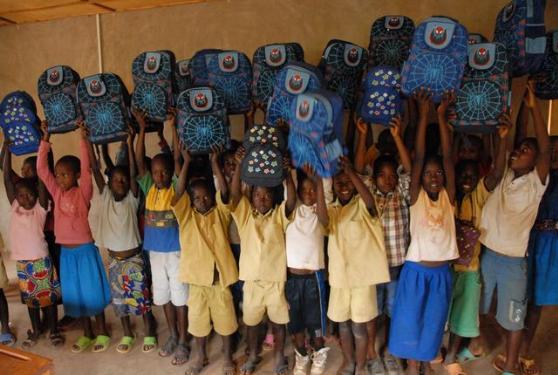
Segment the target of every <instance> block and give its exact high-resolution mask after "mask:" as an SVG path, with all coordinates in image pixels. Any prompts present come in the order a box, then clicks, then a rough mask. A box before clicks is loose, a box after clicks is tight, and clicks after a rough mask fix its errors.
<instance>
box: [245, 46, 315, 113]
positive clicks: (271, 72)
mask: <svg viewBox="0 0 558 375" xmlns="http://www.w3.org/2000/svg"><path fill="white" fill-rule="evenodd" d="M292 61H301V62H302V61H304V50H303V49H302V46H301V45H300V44H298V43H276V44H267V45H265V46H261V47H259V48H258V49H256V51H255V52H254V56H253V58H252V71H253V76H254V79H253V81H252V101H253V102H254V103H255V104H256V105H257V106H258V107H263V106H265V105H267V102H268V101H269V98H271V95H273V85H274V84H275V76H276V75H277V73H278V72H279V70H281V68H282V67H284V66H285V64H287V63H289V62H292Z"/></svg>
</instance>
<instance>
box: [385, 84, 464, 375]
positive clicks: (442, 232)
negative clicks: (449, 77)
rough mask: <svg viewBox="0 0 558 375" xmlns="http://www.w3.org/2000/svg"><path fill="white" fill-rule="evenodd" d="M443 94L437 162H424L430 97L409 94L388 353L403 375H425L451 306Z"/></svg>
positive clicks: (451, 185)
mask: <svg viewBox="0 0 558 375" xmlns="http://www.w3.org/2000/svg"><path fill="white" fill-rule="evenodd" d="M453 98H454V94H453V93H446V94H445V95H444V98H443V100H442V103H441V104H440V105H439V106H438V110H437V112H438V121H439V133H440V140H441V145H442V156H443V158H442V159H441V160H440V158H439V157H437V156H430V157H425V154H426V145H425V138H426V127H427V121H428V113H429V110H430V103H431V100H430V93H429V92H428V91H425V90H420V91H419V92H418V93H416V94H415V99H416V100H417V101H418V106H419V122H418V128H417V135H416V140H415V142H416V145H415V153H416V154H415V160H414V161H413V165H412V170H411V187H410V204H411V208H410V219H411V221H410V232H411V242H410V245H409V249H408V251H407V256H406V259H405V263H404V265H403V269H402V270H401V274H400V276H399V285H398V287H397V292H396V295H395V302H394V305H393V312H392V320H391V327H390V339H389V345H388V346H389V351H390V352H391V353H392V354H393V355H395V356H397V357H400V358H406V359H407V360H408V361H407V362H408V367H407V372H406V373H407V374H412V375H418V374H419V372H420V362H422V367H423V372H424V373H425V374H431V373H432V369H431V368H430V363H429V361H431V360H432V359H434V358H435V357H436V354H437V353H438V349H439V348H440V344H441V342H442V336H443V333H444V325H445V323H446V319H447V314H448V308H449V304H450V300H451V274H450V269H449V264H448V262H449V261H450V260H453V259H456V258H458V256H459V253H458V251H457V244H456V237H455V221H454V214H453V201H454V196H455V179H454V169H453V160H452V153H451V139H450V135H449V129H448V124H447V118H446V110H447V107H448V106H449V104H450V102H451V101H452V100H453Z"/></svg>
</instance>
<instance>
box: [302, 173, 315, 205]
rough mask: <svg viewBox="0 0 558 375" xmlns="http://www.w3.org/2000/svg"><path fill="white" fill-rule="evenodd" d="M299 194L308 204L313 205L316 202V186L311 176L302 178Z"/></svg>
mask: <svg viewBox="0 0 558 375" xmlns="http://www.w3.org/2000/svg"><path fill="white" fill-rule="evenodd" d="M298 196H299V198H300V200H301V201H302V203H303V204H304V205H306V206H312V205H314V204H315V203H316V186H315V185H314V183H313V182H312V180H310V179H309V178H305V179H304V180H302V183H301V184H300V187H299V189H298Z"/></svg>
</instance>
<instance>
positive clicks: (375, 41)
mask: <svg viewBox="0 0 558 375" xmlns="http://www.w3.org/2000/svg"><path fill="white" fill-rule="evenodd" d="M414 32H415V24H414V22H413V20H412V19H410V18H408V17H405V16H384V17H380V18H378V19H377V20H376V21H374V23H373V24H372V28H371V29H370V45H369V46H368V51H369V56H368V68H369V69H370V68H373V67H375V66H379V65H385V66H393V67H397V68H399V69H401V67H402V66H403V63H404V62H405V60H407V57H408V56H409V48H410V47H411V40H412V39H413V34H414Z"/></svg>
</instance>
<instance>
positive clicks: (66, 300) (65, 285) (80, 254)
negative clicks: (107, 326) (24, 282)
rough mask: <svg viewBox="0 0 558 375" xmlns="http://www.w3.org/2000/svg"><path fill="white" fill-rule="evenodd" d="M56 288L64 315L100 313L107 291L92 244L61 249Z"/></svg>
mask: <svg viewBox="0 0 558 375" xmlns="http://www.w3.org/2000/svg"><path fill="white" fill-rule="evenodd" d="M60 287H61V290H62V298H63V304H64V313H65V314H67V315H69V316H72V317H74V318H79V317H87V316H94V315H98V314H100V313H102V312H103V311H104V309H105V307H106V306H107V305H108V304H109V303H110V299H111V297H110V288H109V283H108V280H107V275H106V273H105V268H104V266H103V261H102V260H101V256H100V255H99V251H98V250H97V247H96V246H95V245H94V244H93V243H88V244H84V245H80V246H78V247H72V248H68V247H64V246H62V252H61V255H60Z"/></svg>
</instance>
